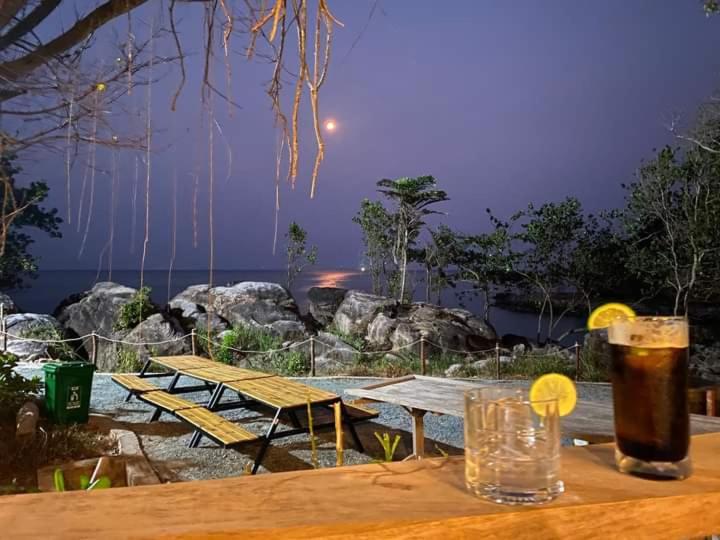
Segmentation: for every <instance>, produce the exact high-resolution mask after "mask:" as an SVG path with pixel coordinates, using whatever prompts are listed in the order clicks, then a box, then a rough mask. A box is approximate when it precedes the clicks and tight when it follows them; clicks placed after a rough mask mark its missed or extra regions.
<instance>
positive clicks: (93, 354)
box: [90, 331, 97, 366]
mask: <svg viewBox="0 0 720 540" xmlns="http://www.w3.org/2000/svg"><path fill="white" fill-rule="evenodd" d="M90 343H91V348H90V361H91V362H92V364H93V366H97V336H96V334H95V332H94V331H93V333H92V334H90Z"/></svg>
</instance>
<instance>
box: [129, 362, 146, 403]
mask: <svg viewBox="0 0 720 540" xmlns="http://www.w3.org/2000/svg"><path fill="white" fill-rule="evenodd" d="M149 367H150V358H148V359H147V360H145V363H144V364H143V366H142V368H140V373H138V377H142V376H144V375H145V372H146V371H147V370H148V368H149ZM131 397H133V393H132V391H128V395H127V396H125V403H127V402H128V401H130V398H131Z"/></svg>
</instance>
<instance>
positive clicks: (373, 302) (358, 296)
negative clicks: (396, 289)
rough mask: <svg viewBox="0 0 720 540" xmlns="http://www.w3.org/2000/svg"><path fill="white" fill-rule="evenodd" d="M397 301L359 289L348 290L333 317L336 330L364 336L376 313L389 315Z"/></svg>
mask: <svg viewBox="0 0 720 540" xmlns="http://www.w3.org/2000/svg"><path fill="white" fill-rule="evenodd" d="M396 308H397V301H396V300H393V299H391V298H385V297H384V296H376V295H374V294H368V293H364V292H361V291H348V293H347V294H346V295H345V298H344V299H343V301H342V303H341V304H340V307H339V308H338V310H337V312H336V313H335V317H334V318H333V325H334V326H335V328H336V329H337V330H339V331H340V332H342V333H343V334H347V335H349V336H357V337H365V335H366V334H367V331H368V327H369V326H370V323H371V322H372V321H373V320H374V319H375V317H377V316H378V314H381V313H382V314H385V315H389V314H391V313H392V312H393V311H395V310H396Z"/></svg>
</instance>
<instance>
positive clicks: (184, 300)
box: [168, 285, 229, 333]
mask: <svg viewBox="0 0 720 540" xmlns="http://www.w3.org/2000/svg"><path fill="white" fill-rule="evenodd" d="M209 290H210V286H209V285H191V286H190V287H188V288H187V289H185V290H184V291H182V292H181V293H179V294H178V295H176V296H175V297H174V298H173V299H172V300H170V302H169V303H168V309H169V311H170V314H171V315H172V316H173V317H174V318H176V319H177V320H178V321H179V322H180V324H181V325H182V327H183V329H184V330H185V331H186V332H189V331H190V330H192V329H195V330H197V331H198V332H200V333H207V329H208V326H209V327H210V329H211V331H213V332H217V333H220V332H224V331H225V330H227V329H228V328H229V325H228V322H227V321H226V320H225V319H223V318H222V317H220V316H219V315H218V314H217V313H215V312H214V311H211V312H210V314H209V316H208V311H207V308H208V291H209ZM208 323H209V324H208Z"/></svg>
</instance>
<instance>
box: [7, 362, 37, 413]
mask: <svg viewBox="0 0 720 540" xmlns="http://www.w3.org/2000/svg"><path fill="white" fill-rule="evenodd" d="M17 360H18V359H17V356H15V355H14V354H8V353H0V416H2V417H7V418H14V417H15V414H16V413H17V411H18V409H19V408H20V407H21V406H22V404H23V403H24V402H25V401H27V400H28V399H29V398H30V397H31V396H32V395H33V394H37V393H38V392H39V391H40V388H41V384H42V383H41V381H40V379H39V378H38V377H33V378H32V379H26V378H25V377H23V376H22V375H20V374H19V373H17V372H16V371H15V367H17Z"/></svg>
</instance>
